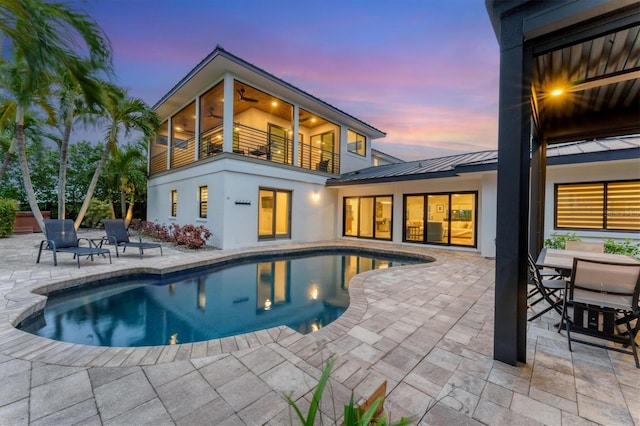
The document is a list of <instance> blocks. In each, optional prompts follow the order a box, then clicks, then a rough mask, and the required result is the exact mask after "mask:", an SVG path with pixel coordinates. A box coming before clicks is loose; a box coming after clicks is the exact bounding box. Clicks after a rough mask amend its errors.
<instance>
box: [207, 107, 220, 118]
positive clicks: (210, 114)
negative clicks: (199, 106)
mask: <svg viewBox="0 0 640 426" xmlns="http://www.w3.org/2000/svg"><path fill="white" fill-rule="evenodd" d="M207 117H209V118H218V119H220V120H222V116H221V115H217V114H214V113H213V107H209V112H208V113H207Z"/></svg>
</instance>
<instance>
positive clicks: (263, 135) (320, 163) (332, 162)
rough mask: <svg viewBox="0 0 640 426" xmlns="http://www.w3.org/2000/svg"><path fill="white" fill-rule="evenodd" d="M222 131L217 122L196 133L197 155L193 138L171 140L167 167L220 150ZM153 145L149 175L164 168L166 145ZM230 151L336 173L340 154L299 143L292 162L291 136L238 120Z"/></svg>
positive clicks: (178, 165) (202, 157) (222, 150)
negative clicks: (211, 126)
mask: <svg viewBox="0 0 640 426" xmlns="http://www.w3.org/2000/svg"><path fill="white" fill-rule="evenodd" d="M223 130H224V128H223V125H222V124H219V125H217V126H215V127H213V128H211V129H208V130H206V131H204V132H203V133H202V134H201V135H200V144H199V149H198V155H197V156H196V140H195V137H191V138H189V139H186V140H175V141H174V144H173V146H172V147H171V148H170V154H171V155H170V157H171V165H170V168H169V169H176V168H179V167H183V166H186V165H188V164H192V163H194V162H198V161H202V160H205V159H208V158H212V157H216V156H218V155H220V154H222V153H224V152H225V151H224V139H223ZM317 144H319V143H317ZM153 145H156V144H152V151H151V152H152V153H154V152H157V153H156V154H155V155H152V157H151V160H150V167H149V174H150V175H151V176H153V175H154V174H157V173H160V172H163V171H166V170H167V151H166V146H161V147H160V148H161V149H158V147H157V146H155V147H154V146H153ZM154 148H155V149H154ZM231 153H233V154H235V155H237V156H244V157H250V158H255V159H259V160H264V161H268V162H272V163H277V164H288V165H292V166H295V167H299V168H302V169H307V170H316V171H321V172H325V173H330V174H334V175H339V174H340V155H339V154H338V153H336V152H333V151H332V150H327V149H323V148H322V147H321V146H313V145H312V144H305V143H302V142H299V144H298V158H297V161H296V162H295V164H294V161H293V140H292V139H291V138H289V137H285V136H281V135H278V134H274V133H269V132H266V131H264V130H259V129H255V128H252V127H250V126H246V125H243V124H241V123H234V128H233V142H232V150H231Z"/></svg>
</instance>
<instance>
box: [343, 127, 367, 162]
mask: <svg viewBox="0 0 640 426" xmlns="http://www.w3.org/2000/svg"><path fill="white" fill-rule="evenodd" d="M347 150H348V151H349V152H353V153H354V154H358V155H362V156H363V157H364V156H365V155H367V138H366V137H364V135H361V134H360V133H358V132H354V131H353V130H347Z"/></svg>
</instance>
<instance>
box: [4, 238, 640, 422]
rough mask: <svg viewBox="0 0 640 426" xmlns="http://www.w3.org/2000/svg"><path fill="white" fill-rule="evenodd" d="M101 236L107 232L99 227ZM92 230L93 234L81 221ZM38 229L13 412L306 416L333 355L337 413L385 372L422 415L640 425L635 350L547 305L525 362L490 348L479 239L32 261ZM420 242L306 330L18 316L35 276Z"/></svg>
mask: <svg viewBox="0 0 640 426" xmlns="http://www.w3.org/2000/svg"><path fill="white" fill-rule="evenodd" d="M88 235H92V236H99V235H100V234H99V233H95V235H94V234H91V233H90V234H88ZM82 236H85V235H82ZM40 239H42V235H41V234H33V235H20V236H14V237H11V238H7V239H0V294H1V296H2V298H1V299H0V424H1V425H22V424H33V425H63V424H78V425H80V424H82V425H91V424H105V425H138V424H146V423H148V424H154V425H164V424H179V425H182V424H184V425H197V424H211V425H213V424H215V425H244V424H247V425H261V424H265V423H266V424H272V425H281V424H291V423H293V424H298V423H297V422H296V421H294V420H295V418H294V417H293V416H294V414H293V412H292V411H291V410H290V409H289V407H288V405H287V403H286V401H285V399H284V397H283V395H285V394H287V395H288V394H290V395H291V396H292V398H294V399H295V400H296V401H297V402H298V405H300V406H301V407H304V408H305V409H306V407H307V406H308V405H309V401H310V400H311V395H312V392H313V389H314V386H315V384H316V382H317V379H318V378H319V377H320V374H321V371H322V368H323V366H324V364H325V362H326V361H327V359H329V358H330V357H334V358H335V359H336V363H335V366H334V370H333V373H332V376H331V377H332V378H331V380H330V386H328V388H327V389H328V390H326V391H325V396H324V399H323V403H322V411H323V415H322V417H321V419H320V420H317V421H316V423H321V424H334V423H336V422H338V423H339V422H340V420H341V416H342V405H344V404H345V403H347V402H348V400H349V396H350V394H351V391H354V392H355V396H356V400H358V399H360V398H362V397H365V396H367V395H369V394H370V393H371V392H373V390H374V389H375V388H376V387H377V386H378V385H379V384H380V383H381V382H382V381H383V380H387V382H388V386H387V399H386V401H385V403H384V406H385V411H386V412H387V414H388V415H389V416H390V417H391V419H392V420H398V419H399V418H400V416H412V417H413V418H414V419H415V423H416V424H420V425H452V424H456V425H473V424H489V425H516V424H518V425H520V424H523V425H524V424H526V425H529V424H531V425H536V424H549V425H574V424H575V425H578V424H607V425H632V424H634V423H635V424H640V397H639V396H638V395H639V393H640V370H638V369H636V368H635V366H634V363H633V359H632V357H631V356H628V355H623V354H619V353H616V352H612V351H606V350H602V349H597V348H592V347H588V346H585V345H580V344H576V345H575V348H574V352H573V353H572V352H569V351H568V348H567V343H566V336H565V335H564V332H563V333H562V334H559V333H557V332H556V330H555V329H554V328H553V324H554V323H555V322H557V321H558V317H554V315H551V314H548V315H544V316H542V318H541V319H540V320H539V321H536V322H533V323H530V324H529V332H528V340H527V348H528V351H527V364H523V365H518V366H516V367H514V366H510V365H505V364H503V363H500V362H497V361H494V360H493V356H492V352H493V303H494V298H493V296H494V295H493V291H494V287H493V282H494V273H495V269H494V261H493V260H490V259H484V258H482V257H480V256H479V255H478V254H477V253H471V252H457V251H446V250H436V249H430V248H424V247H415V246H409V245H407V246H399V245H390V244H383V243H372V242H370V241H366V242H355V241H328V242H325V243H318V244H290V245H287V246H270V247H267V248H265V247H262V248H256V249H254V250H244V251H220V250H212V251H200V252H198V251H193V252H183V251H178V250H175V249H173V248H171V247H170V246H167V247H165V249H164V253H165V255H164V256H163V257H160V254H159V253H154V251H150V252H149V253H147V254H145V257H144V258H143V259H142V260H139V258H138V256H137V254H136V252H135V251H133V252H131V253H126V254H125V255H124V256H121V257H120V258H119V259H117V258H115V256H114V259H113V264H112V265H109V262H108V260H106V259H97V260H96V261H94V262H93V263H91V262H89V261H83V262H82V267H81V269H78V268H77V267H76V263H75V261H74V260H73V259H72V258H71V256H70V255H64V254H62V255H60V256H59V258H58V262H59V265H58V267H53V266H52V263H51V254H50V253H45V254H44V255H43V258H44V259H43V261H42V262H41V263H40V264H36V263H35V258H36V255H37V244H38V242H39V241H40ZM358 245H363V246H366V247H369V248H371V247H374V248H380V249H386V250H392V251H402V252H412V253H421V254H424V255H428V256H431V257H433V258H434V259H436V260H435V261H434V262H432V263H425V264H420V265H413V266H404V267H394V268H390V269H386V270H378V271H370V272H367V273H364V274H361V275H358V276H356V277H355V278H354V279H353V280H352V281H351V285H350V296H351V304H350V307H349V309H348V310H347V312H346V313H345V314H344V315H343V316H342V317H340V318H339V319H338V320H337V321H335V322H334V323H332V324H330V325H329V326H327V327H325V328H323V329H321V330H319V331H318V332H315V333H312V334H309V335H304V336H303V335H300V334H298V333H296V332H294V331H293V330H291V329H289V328H287V327H277V328H272V329H269V330H263V331H258V332H255V333H249V334H245V335H241V336H235V337H228V338H224V339H219V340H211V341H206V342H198V343H193V344H181V345H173V346H164V347H145V348H103V347H93V346H83V345H74V344H67V343H61V342H56V341H52V340H48V339H44V338H40V337H36V336H32V335H30V334H27V333H24V332H22V331H19V330H16V329H15V328H14V327H13V325H15V324H17V323H18V322H19V321H20V320H22V319H23V318H26V317H27V316H28V315H29V314H30V313H32V312H35V311H37V310H38V309H41V308H42V306H43V304H44V300H45V299H44V297H42V296H38V295H36V294H34V293H32V292H31V291H32V290H36V289H37V290H38V291H39V292H41V293H42V292H44V291H46V290H51V289H58V288H64V287H68V286H70V285H78V284H81V283H84V282H87V281H89V280H94V279H96V278H104V277H109V276H114V275H121V274H124V273H127V272H139V271H140V272H141V271H157V270H162V271H172V270H177V269H182V268H184V267H185V266H186V265H203V264H208V263H211V262H212V261H214V260H216V259H217V260H219V259H223V258H229V257H231V258H232V257H236V256H239V255H241V254H243V253H247V252H250V251H259V252H262V251H283V250H284V251H287V250H292V249H296V248H308V247H316V246H318V247H324V246H332V247H333V246H358Z"/></svg>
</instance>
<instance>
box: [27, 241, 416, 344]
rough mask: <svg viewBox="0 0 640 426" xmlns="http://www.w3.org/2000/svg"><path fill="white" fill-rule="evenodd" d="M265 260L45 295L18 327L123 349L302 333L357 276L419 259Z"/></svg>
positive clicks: (344, 301)
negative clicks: (278, 331)
mask: <svg viewBox="0 0 640 426" xmlns="http://www.w3.org/2000/svg"><path fill="white" fill-rule="evenodd" d="M264 259H265V258H263V259H261V260H260V261H255V260H254V261H252V263H247V262H242V263H240V264H238V263H234V264H231V265H226V266H223V267H214V268H211V267H209V268H206V269H203V268H200V269H196V270H191V271H184V272H179V273H175V274H170V275H165V276H162V277H160V276H156V275H135V276H127V277H119V278H117V279H115V278H114V279H110V280H105V281H100V282H98V283H96V284H95V285H89V286H82V287H78V288H74V289H70V290H66V291H62V292H58V293H52V294H50V295H49V299H48V301H47V304H46V306H45V309H44V312H43V313H40V314H39V315H37V316H35V317H32V318H29V319H28V320H26V321H24V322H23V324H21V325H20V327H19V328H21V329H22V330H25V331H28V332H30V333H33V334H37V335H39V336H43V337H48V338H51V339H55V340H61V341H65V342H71V343H82V344H87V345H97V346H124V347H133V346H151V345H166V344H176V343H189V342H197V341H202V340H209V339H216V338H221V337H227V336H233V335H237V334H242V333H247V332H251V331H256V330H261V329H266V328H271V327H275V326H278V325H287V326H289V327H291V328H293V329H294V330H297V331H298V332H300V333H303V334H306V333H309V332H313V331H316V330H318V329H320V328H322V327H324V326H326V325H327V324H329V323H330V322H332V321H334V320H335V319H336V318H338V317H339V316H340V315H342V313H343V312H344V311H345V310H346V309H347V307H348V305H349V294H348V283H349V281H350V280H351V278H352V277H353V276H354V275H356V274H357V273H360V272H365V271H368V270H371V269H380V268H387V267H389V266H393V265H400V264H407V263H417V262H422V261H423V260H415V259H413V260H412V259H409V258H405V259H403V258H396V259H391V258H388V257H380V256H377V255H376V258H375V259H374V258H372V257H368V256H360V255H351V254H346V253H345V254H338V255H336V254H329V255H314V256H311V257H309V256H307V257H295V258H289V259H282V258H269V259H266V260H264Z"/></svg>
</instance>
